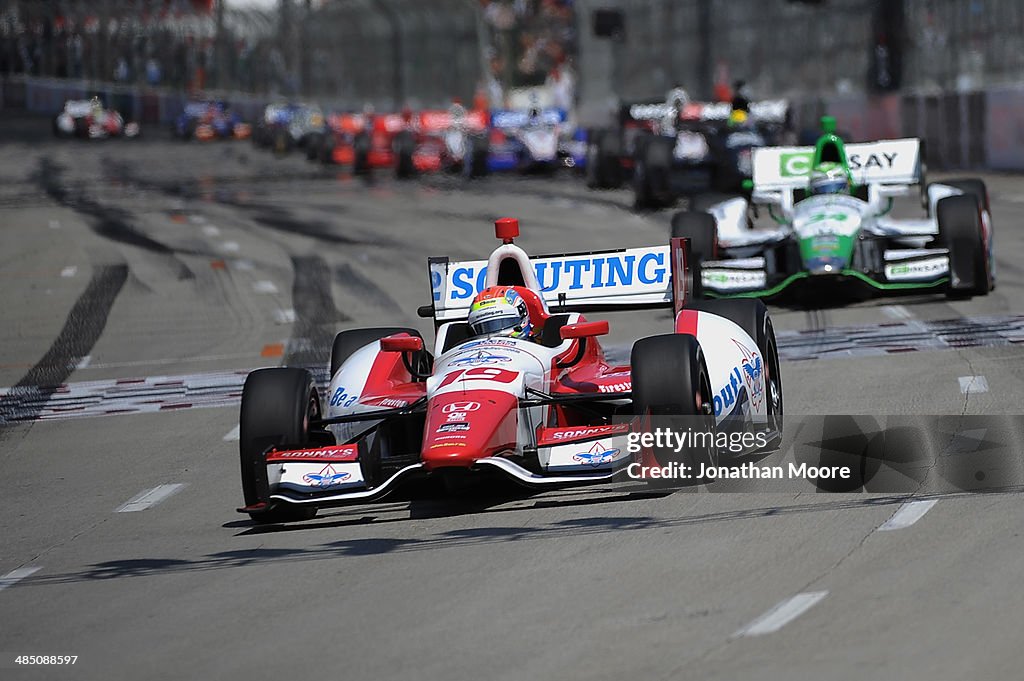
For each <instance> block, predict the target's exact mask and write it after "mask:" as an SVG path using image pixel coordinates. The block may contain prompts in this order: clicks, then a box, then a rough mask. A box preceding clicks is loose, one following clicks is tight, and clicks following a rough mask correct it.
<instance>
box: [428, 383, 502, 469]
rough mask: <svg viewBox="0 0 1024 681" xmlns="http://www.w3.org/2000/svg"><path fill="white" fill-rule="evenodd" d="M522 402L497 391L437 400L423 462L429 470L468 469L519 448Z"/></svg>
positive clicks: (430, 414)
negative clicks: (517, 439) (518, 433)
mask: <svg viewBox="0 0 1024 681" xmlns="http://www.w3.org/2000/svg"><path fill="white" fill-rule="evenodd" d="M518 407H519V400H518V399H517V398H516V396H515V395H511V394H509V393H503V392H498V391H494V390H474V391H467V392H458V393H450V394H445V395H441V396H438V397H435V398H433V399H432V400H431V403H430V408H429V409H428V410H427V420H426V427H425V428H424V431H423V450H422V451H423V454H422V459H423V463H424V465H425V466H426V468H427V469H428V470H433V469H436V468H444V467H460V468H467V467H469V466H472V465H473V464H474V463H475V462H476V461H477V459H482V458H485V457H488V456H492V455H493V454H496V453H497V452H500V451H502V450H505V449H512V448H514V447H515V445H516V425H517V419H518Z"/></svg>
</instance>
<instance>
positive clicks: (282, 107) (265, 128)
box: [252, 103, 324, 156]
mask: <svg viewBox="0 0 1024 681" xmlns="http://www.w3.org/2000/svg"><path fill="white" fill-rule="evenodd" d="M323 125H324V115H323V112H322V111H321V110H320V107H318V106H316V105H313V104H302V103H290V104H268V105H267V107H266V108H265V109H264V110H263V118H262V120H260V121H259V122H258V123H257V124H256V126H255V127H254V128H253V130H252V142H253V144H254V145H256V146H257V147H264V148H269V149H272V150H273V151H274V153H275V154H277V155H279V156H283V155H285V154H287V153H288V152H290V151H291V150H292V149H294V148H296V147H298V148H304V147H306V146H307V145H308V144H309V143H310V141H311V139H312V138H313V136H314V135H315V134H316V133H317V132H319V131H321V130H322V129H323Z"/></svg>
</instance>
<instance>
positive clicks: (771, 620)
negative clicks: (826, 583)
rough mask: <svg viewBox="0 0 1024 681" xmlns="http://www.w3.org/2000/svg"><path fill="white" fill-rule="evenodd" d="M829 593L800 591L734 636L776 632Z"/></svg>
mask: <svg viewBox="0 0 1024 681" xmlns="http://www.w3.org/2000/svg"><path fill="white" fill-rule="evenodd" d="M827 595H828V591H808V592H804V593H799V594H797V595H796V596H793V597H792V598H787V599H786V600H784V601H782V602H781V603H779V604H778V605H776V606H775V607H774V608H772V609H771V610H769V611H768V612H766V613H765V614H763V615H761V616H760V617H758V618H757V619H755V620H754V621H753V622H751V623H750V624H748V625H747V626H745V627H743V628H742V629H740V630H739V631H737V632H736V633H735V634H733V638H737V637H740V636H761V635H763V634H771V633H773V632H776V631H778V630H779V629H781V628H782V627H784V626H786V625H787V624H789V623H790V622H792V621H793V620H795V619H796V618H797V617H799V616H800V615H802V614H804V613H805V612H807V611H808V610H810V609H811V608H813V607H814V606H815V605H817V604H818V602H819V601H821V599H823V598H825V596H827Z"/></svg>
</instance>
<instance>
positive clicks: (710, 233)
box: [672, 117, 995, 298]
mask: <svg viewBox="0 0 1024 681" xmlns="http://www.w3.org/2000/svg"><path fill="white" fill-rule="evenodd" d="M822 128H823V130H824V134H822V136H821V137H820V138H819V139H818V141H817V144H816V145H815V146H813V147H766V148H762V149H757V150H755V152H754V159H753V165H754V172H753V180H752V186H751V189H752V192H751V198H750V199H749V200H748V199H746V198H744V197H739V196H737V197H733V198H728V197H725V198H723V199H722V200H719V201H716V202H714V203H707V202H705V204H704V205H703V206H702V207H703V210H689V211H682V212H679V213H677V214H676V215H675V216H673V219H672V236H674V237H686V238H688V239H690V250H691V253H693V254H695V255H696V256H698V257H699V259H700V260H701V263H702V264H701V277H700V281H701V284H702V289H703V295H705V296H707V297H711V298H730V297H732V298H741V297H742V298H751V297H764V298H768V297H776V296H781V295H783V294H786V293H790V292H795V291H796V290H798V289H801V288H803V289H804V290H807V288H808V287H810V288H811V290H818V291H820V290H823V289H824V288H825V287H826V285H828V284H834V285H839V286H845V285H848V284H849V285H859V286H863V287H868V289H870V290H874V291H876V292H881V293H886V292H898V291H912V290H922V291H935V292H941V293H945V294H946V295H949V296H961V297H962V296H972V295H985V294H987V293H988V292H989V291H990V290H991V289H992V288H993V287H994V285H995V262H994V259H993V257H992V217H991V214H990V212H989V200H988V192H987V190H986V188H985V184H984V183H983V182H982V181H981V180H979V179H963V180H948V181H943V182H933V183H930V184H925V183H924V181H923V180H924V178H923V171H922V167H923V163H922V159H921V143H920V140H918V139H913V138H910V139H896V140H882V141H878V142H871V143H866V144H849V145H847V144H844V142H843V140H842V139H841V138H840V137H839V136H838V135H836V133H835V119H833V118H830V117H825V118H823V119H822ZM915 185H918V186H921V187H922V188H923V189H922V191H921V200H922V204H923V207H924V208H925V210H926V215H925V217H923V218H920V219H897V218H894V217H891V215H890V211H891V210H892V207H893V199H894V197H898V196H905V195H909V194H910V193H911V188H912V187H913V186H915ZM762 206H766V207H767V209H768V213H769V215H770V216H771V217H772V218H773V220H774V222H775V225H774V226H773V227H772V228H768V229H764V228H754V226H753V220H752V215H753V214H754V212H755V211H756V210H757V209H758V208H759V207H762Z"/></svg>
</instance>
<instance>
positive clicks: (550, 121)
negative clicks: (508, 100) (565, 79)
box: [491, 109, 569, 130]
mask: <svg viewBox="0 0 1024 681" xmlns="http://www.w3.org/2000/svg"><path fill="white" fill-rule="evenodd" d="M539 118H540V122H541V123H543V124H545V125H558V124H559V123H564V122H565V121H566V120H568V118H569V116H568V113H567V112H566V111H565V110H564V109H541V111H540V116H539ZM529 122H530V114H529V112H528V111H509V110H496V111H492V112H491V126H492V127H494V128H497V129H499V130H514V129H516V128H523V127H526V125H527V124H529Z"/></svg>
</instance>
